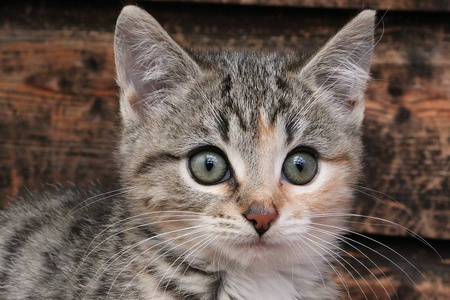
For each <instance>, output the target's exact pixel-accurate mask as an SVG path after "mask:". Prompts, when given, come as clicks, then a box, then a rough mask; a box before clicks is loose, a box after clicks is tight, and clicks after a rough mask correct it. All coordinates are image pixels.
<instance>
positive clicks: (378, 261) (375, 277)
mask: <svg viewBox="0 0 450 300" xmlns="http://www.w3.org/2000/svg"><path fill="white" fill-rule="evenodd" d="M433 247H434V248H435V249H436V251H437V252H438V253H439V255H440V256H441V257H442V259H441V258H440V257H439V255H438V254H437V253H435V252H434V251H433V250H432V249H431V248H430V247H428V246H426V245H424V244H423V243H421V242H420V241H418V240H414V239H403V238H386V237H380V236H367V237H362V236H355V235H351V236H349V237H346V240H345V242H342V248H343V249H344V250H343V251H342V252H341V258H339V263H335V265H336V268H337V269H338V270H339V272H338V273H339V276H340V277H339V276H336V275H335V280H334V281H335V282H336V284H338V285H339V286H341V291H342V295H343V298H342V299H353V300H359V299H361V300H363V299H366V298H365V297H364V294H365V295H366V296H367V299H379V300H388V299H429V300H431V299H434V300H443V299H448V295H450V251H449V248H448V246H447V244H445V243H443V242H436V241H435V242H434V243H433ZM343 265H344V266H345V268H344V267H343ZM341 279H342V281H343V282H344V283H345V284H346V286H347V288H348V290H349V294H350V296H351V297H348V294H347V292H346V289H345V286H344V285H343V284H342V281H341Z"/></svg>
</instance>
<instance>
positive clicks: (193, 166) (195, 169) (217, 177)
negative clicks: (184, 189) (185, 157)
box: [189, 150, 230, 185]
mask: <svg viewBox="0 0 450 300" xmlns="http://www.w3.org/2000/svg"><path fill="white" fill-rule="evenodd" d="M189 169H190V171H191V174H192V176H193V177H194V179H196V180H197V181H198V182H199V183H201V184H205V185H211V184H217V183H220V182H222V181H224V180H227V179H228V178H229V177H230V169H229V167H228V164H227V161H226V160H225V158H224V157H223V155H222V154H219V153H218V152H215V151H211V150H208V151H202V152H198V153H196V154H195V155H194V156H192V157H191V159H190V160H189Z"/></svg>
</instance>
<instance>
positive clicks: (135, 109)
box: [0, 6, 375, 300]
mask: <svg viewBox="0 0 450 300" xmlns="http://www.w3.org/2000/svg"><path fill="white" fill-rule="evenodd" d="M374 16H375V13H374V12H373V11H364V12H362V13H361V14H360V15H358V16H357V17H356V18H355V19H354V20H353V21H352V22H350V23H349V24H348V25H347V26H346V27H344V28H343V29H342V30H341V31H340V32H339V33H338V34H337V35H336V36H335V37H334V38H333V39H331V40H330V41H329V42H328V43H327V44H326V45H325V46H324V48H322V50H320V51H319V52H318V53H317V54H316V55H314V56H313V57H311V58H307V57H302V56H297V55H283V54H268V55H257V54H254V53H217V54H202V55H197V56H195V57H194V56H192V55H189V54H188V53H186V52H185V51H184V50H182V49H181V48H180V47H179V46H178V45H177V44H176V43H175V42H174V41H173V40H172V39H171V38H170V37H169V36H168V35H167V33H166V32H165V31H164V30H163V29H162V28H161V26H160V25H159V24H158V23H157V22H156V21H155V20H154V19H153V18H152V17H151V16H150V15H148V14H147V13H146V12H144V11H143V10H141V9H139V8H137V7H134V6H128V7H125V8H124V10H123V11H122V13H121V15H120V16H119V19H118V21H117V27H116V35H115V54H116V67H117V78H118V84H119V86H120V88H121V99H120V107H121V114H122V119H123V129H122V139H121V144H120V147H119V151H118V155H117V157H118V162H119V165H120V174H121V188H119V189H118V190H115V191H109V192H108V191H106V192H105V191H101V190H99V189H96V188H91V189H86V190H81V189H76V188H70V189H63V188H55V190H53V191H48V192H45V193H41V194H34V195H29V196H27V197H24V198H21V199H17V200H16V201H15V203H14V204H13V205H12V206H11V207H9V208H8V209H6V210H5V211H2V212H0V227H1V231H0V299H203V300H206V299H221V300H226V299H230V300H231V299H236V300H238V299H336V298H337V297H338V294H339V291H338V289H337V288H336V287H335V285H334V284H333V282H332V281H331V280H330V279H329V276H330V274H331V273H332V272H333V269H332V267H330V265H329V264H328V260H332V257H330V256H332V255H333V251H334V250H333V249H334V248H333V247H331V246H330V245H334V244H335V243H336V241H335V237H334V236H333V235H327V234H325V233H323V230H322V231H320V230H317V228H319V229H320V228H324V227H320V225H317V224H323V225H325V226H335V227H336V228H344V225H343V220H342V218H341V217H339V216H329V217H327V218H320V217H317V215H318V214H326V213H346V212H348V210H349V208H350V206H351V199H352V193H353V192H352V188H351V187H352V185H353V184H355V183H356V182H357V180H358V178H359V176H360V173H361V157H362V145H361V122H362V118H363V112H364V103H363V93H364V90H365V87H366V84H367V81H368V71H369V70H368V69H369V65H370V59H371V55H372V48H373V30H374V28H373V27H374ZM207 145H212V146H215V147H217V148H219V149H220V150H221V151H222V152H223V153H224V154H225V155H226V156H227V159H228V161H229V163H230V165H231V168H232V178H231V179H229V180H227V181H225V182H222V183H219V184H216V185H212V186H208V185H201V184H199V183H198V182H196V181H195V180H194V179H193V178H192V176H191V174H190V173H189V171H188V168H187V160H188V158H189V156H190V155H191V153H192V151H194V150H195V149H198V148H200V147H203V146H207ZM299 146H302V147H308V148H311V149H314V151H315V152H316V153H317V154H318V158H319V172H318V174H317V175H316V177H315V178H314V180H312V181H311V182H310V183H308V184H306V185H304V186H295V185H292V184H290V183H289V182H287V181H286V180H285V179H284V178H283V176H282V174H281V165H282V164H283V161H284V159H285V158H286V155H287V154H288V153H289V152H290V151H291V150H293V149H295V148H297V147H299ZM252 203H260V204H261V205H266V204H267V203H270V205H273V206H274V207H276V209H277V211H278V214H279V218H278V219H277V220H276V221H275V222H274V223H273V224H272V226H271V227H270V229H269V230H268V231H267V232H266V233H265V234H264V235H263V236H262V237H259V235H258V234H257V233H256V231H255V229H254V228H253V225H252V224H251V223H250V222H249V221H248V220H246V219H245V218H244V216H243V214H244V212H245V211H246V210H247V209H248V208H249V206H250V205H252ZM328 228H332V227H328ZM333 228H334V227H333ZM330 233H332V234H338V233H340V230H339V229H336V230H331V231H330Z"/></svg>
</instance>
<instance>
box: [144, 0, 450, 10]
mask: <svg viewBox="0 0 450 300" xmlns="http://www.w3.org/2000/svg"><path fill="white" fill-rule="evenodd" d="M146 1H150V0H146ZM152 1H154V0H152ZM156 1H161V2H168V1H167V0H156ZM170 1H172V2H180V1H179V0H169V2H170ZM182 2H193V3H220V4H239V5H265V6H292V7H308V8H334V9H336V8H339V9H367V8H371V9H380V10H408V11H415V10H417V11H450V2H449V1H448V0H434V1H417V0H371V1H365V0H183V1H182Z"/></svg>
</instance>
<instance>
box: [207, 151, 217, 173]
mask: <svg viewBox="0 0 450 300" xmlns="http://www.w3.org/2000/svg"><path fill="white" fill-rule="evenodd" d="M216 161H217V158H215V157H214V156H211V155H207V156H206V159H205V168H206V170H207V171H208V172H210V171H211V170H212V169H213V168H214V165H215V164H216Z"/></svg>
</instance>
